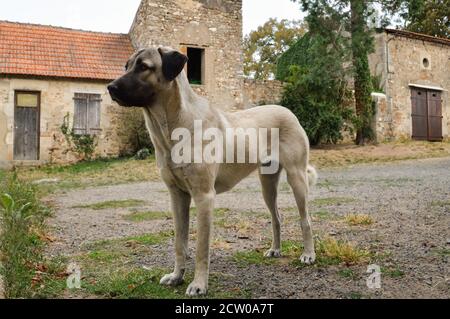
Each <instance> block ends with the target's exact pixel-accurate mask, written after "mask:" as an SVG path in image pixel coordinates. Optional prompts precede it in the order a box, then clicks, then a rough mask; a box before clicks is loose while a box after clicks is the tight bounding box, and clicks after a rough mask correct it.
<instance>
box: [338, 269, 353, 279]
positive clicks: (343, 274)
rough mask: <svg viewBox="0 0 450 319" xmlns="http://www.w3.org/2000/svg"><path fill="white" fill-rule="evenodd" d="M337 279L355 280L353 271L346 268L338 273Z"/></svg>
mask: <svg viewBox="0 0 450 319" xmlns="http://www.w3.org/2000/svg"><path fill="white" fill-rule="evenodd" d="M338 275H339V277H342V278H346V279H351V280H355V279H356V278H357V276H356V274H355V273H354V271H353V270H351V269H349V268H346V269H341V270H339V271H338Z"/></svg>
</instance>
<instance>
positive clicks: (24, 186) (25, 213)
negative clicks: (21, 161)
mask: <svg viewBox="0 0 450 319" xmlns="http://www.w3.org/2000/svg"><path fill="white" fill-rule="evenodd" d="M49 215H50V211H49V210H48V208H46V207H45V206H43V205H42V204H41V203H40V201H39V198H38V196H37V195H36V189H35V188H34V186H32V185H30V184H28V183H26V182H23V181H21V180H19V179H18V177H17V176H16V174H8V173H4V172H3V173H2V174H1V176H0V265H1V266H0V275H1V276H2V277H3V288H4V295H5V297H6V298H13V299H16V298H29V297H32V296H33V294H34V292H33V285H34V280H35V275H36V271H37V270H38V269H39V267H40V266H41V265H42V264H43V253H42V252H43V249H44V245H45V242H44V240H43V238H42V236H41V235H42V234H44V232H45V218H46V217H48V216H49Z"/></svg>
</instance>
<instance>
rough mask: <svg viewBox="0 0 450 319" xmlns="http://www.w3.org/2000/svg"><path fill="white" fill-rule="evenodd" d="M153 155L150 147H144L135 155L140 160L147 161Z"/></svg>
mask: <svg viewBox="0 0 450 319" xmlns="http://www.w3.org/2000/svg"><path fill="white" fill-rule="evenodd" d="M151 155H152V153H151V151H150V150H149V149H148V148H143V149H141V150H140V151H139V152H137V153H136V156H135V157H134V158H135V159H136V160H138V161H145V160H146V159H148V158H149V157H150V156H151Z"/></svg>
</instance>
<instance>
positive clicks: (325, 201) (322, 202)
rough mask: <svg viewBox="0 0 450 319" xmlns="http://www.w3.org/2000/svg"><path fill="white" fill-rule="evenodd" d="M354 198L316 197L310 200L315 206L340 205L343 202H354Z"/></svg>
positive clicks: (343, 203)
mask: <svg viewBox="0 0 450 319" xmlns="http://www.w3.org/2000/svg"><path fill="white" fill-rule="evenodd" d="M355 201H356V200H355V199H353V198H348V197H329V198H318V199H316V200H314V201H312V202H311V204H312V205H315V206H341V205H345V204H350V203H354V202H355Z"/></svg>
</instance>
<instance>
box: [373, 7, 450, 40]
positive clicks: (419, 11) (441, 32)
mask: <svg viewBox="0 0 450 319" xmlns="http://www.w3.org/2000/svg"><path fill="white" fill-rule="evenodd" d="M381 2H382V3H383V5H384V6H385V8H386V16H388V17H389V16H393V15H395V16H399V17H400V18H401V20H399V21H394V22H396V24H397V25H398V26H399V27H401V28H402V29H406V30H408V31H412V32H418V33H424V34H428V35H431V36H435V37H442V38H447V39H450V19H449V17H450V2H449V1H448V0H407V1H406V0H383V1H381ZM386 20H387V21H389V20H392V19H386ZM390 22H391V23H392V21H390ZM385 25H388V22H387V23H385Z"/></svg>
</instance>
